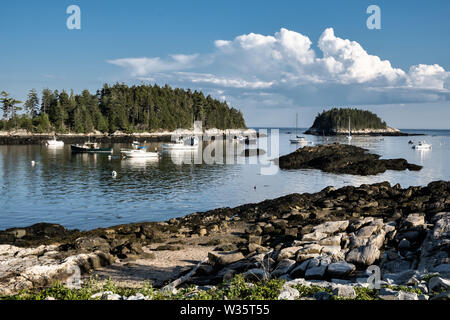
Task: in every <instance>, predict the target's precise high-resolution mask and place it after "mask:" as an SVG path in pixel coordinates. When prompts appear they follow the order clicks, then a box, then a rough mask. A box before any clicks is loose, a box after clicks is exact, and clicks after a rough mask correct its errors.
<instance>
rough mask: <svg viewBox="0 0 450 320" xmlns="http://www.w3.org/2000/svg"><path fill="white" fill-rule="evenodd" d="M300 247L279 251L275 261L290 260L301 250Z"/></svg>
mask: <svg viewBox="0 0 450 320" xmlns="http://www.w3.org/2000/svg"><path fill="white" fill-rule="evenodd" d="M302 248H303V247H301V246H295V247H288V248H284V249H281V250H280V253H279V254H278V258H277V260H283V259H290V258H293V257H295V255H296V253H297V251H298V250H300V249H302Z"/></svg>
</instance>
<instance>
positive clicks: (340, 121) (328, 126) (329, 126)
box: [309, 108, 387, 134]
mask: <svg viewBox="0 0 450 320" xmlns="http://www.w3.org/2000/svg"><path fill="white" fill-rule="evenodd" d="M349 121H350V126H351V130H363V129H386V128H387V125H386V122H384V121H383V120H381V119H380V118H379V117H378V116H377V115H376V114H374V113H372V112H370V111H367V110H360V109H352V108H340V109H338V108H333V109H331V110H327V111H323V112H322V113H319V114H318V115H317V117H316V119H315V120H314V124H313V125H312V127H311V128H310V129H309V130H315V131H318V132H324V133H325V134H330V133H333V132H336V131H338V130H348V127H349Z"/></svg>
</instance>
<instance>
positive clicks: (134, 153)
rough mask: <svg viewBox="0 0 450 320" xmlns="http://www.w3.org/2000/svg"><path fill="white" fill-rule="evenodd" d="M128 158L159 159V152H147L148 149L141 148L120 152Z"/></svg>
mask: <svg viewBox="0 0 450 320" xmlns="http://www.w3.org/2000/svg"><path fill="white" fill-rule="evenodd" d="M120 152H121V153H122V154H123V155H124V156H125V157H127V158H141V159H142V158H158V157H159V153H158V152H147V147H139V148H137V149H130V150H121V151H120Z"/></svg>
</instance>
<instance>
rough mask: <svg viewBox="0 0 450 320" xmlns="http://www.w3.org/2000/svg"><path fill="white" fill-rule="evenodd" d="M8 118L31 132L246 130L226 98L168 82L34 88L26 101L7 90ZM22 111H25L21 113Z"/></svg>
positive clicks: (4, 124) (10, 124)
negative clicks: (200, 125)
mask: <svg viewBox="0 0 450 320" xmlns="http://www.w3.org/2000/svg"><path fill="white" fill-rule="evenodd" d="M0 101H1V105H2V111H3V120H0V130H13V129H26V130H28V131H30V132H38V133H42V132H51V131H53V130H54V131H56V132H59V133H69V132H72V133H89V132H93V131H94V130H98V131H100V132H104V133H108V132H109V133H112V132H115V131H117V130H119V131H123V132H127V133H131V132H144V131H149V132H153V131H158V130H171V131H173V130H175V129H177V128H187V129H188V128H192V126H193V121H194V120H196V121H198V120H200V121H202V122H203V128H206V129H209V128H218V129H232V128H246V125H245V121H244V118H243V115H242V112H241V111H239V110H237V109H235V108H230V107H229V106H228V105H227V103H226V102H220V101H219V100H216V99H213V98H211V96H209V95H208V96H207V97H205V96H204V95H203V93H202V92H198V91H194V92H192V91H191V90H190V89H188V90H183V89H172V88H171V87H170V86H168V85H165V86H164V87H159V86H158V85H153V86H151V85H138V86H131V87H129V86H127V85H125V84H118V83H117V84H115V85H113V86H109V85H107V84H105V85H104V86H103V88H102V89H101V90H97V92H96V94H91V93H90V92H89V91H88V90H84V91H83V92H81V94H74V93H73V91H71V92H70V93H68V92H66V91H64V90H63V91H61V92H58V91H57V90H55V91H51V90H49V89H44V90H43V91H42V94H41V97H40V98H39V96H38V93H37V92H36V90H34V89H32V90H31V91H30V92H29V94H28V97H27V100H26V101H25V102H24V103H23V105H22V106H18V105H19V104H21V103H22V102H21V101H18V100H15V99H14V98H12V97H10V95H9V94H8V93H6V92H4V91H2V92H1V97H0ZM21 110H22V112H19V111H21Z"/></svg>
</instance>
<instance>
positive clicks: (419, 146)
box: [412, 141, 431, 150]
mask: <svg viewBox="0 0 450 320" xmlns="http://www.w3.org/2000/svg"><path fill="white" fill-rule="evenodd" d="M412 148H413V149H416V150H430V149H431V144H428V143H426V142H425V141H419V143H418V144H416V145H414V146H412Z"/></svg>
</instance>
